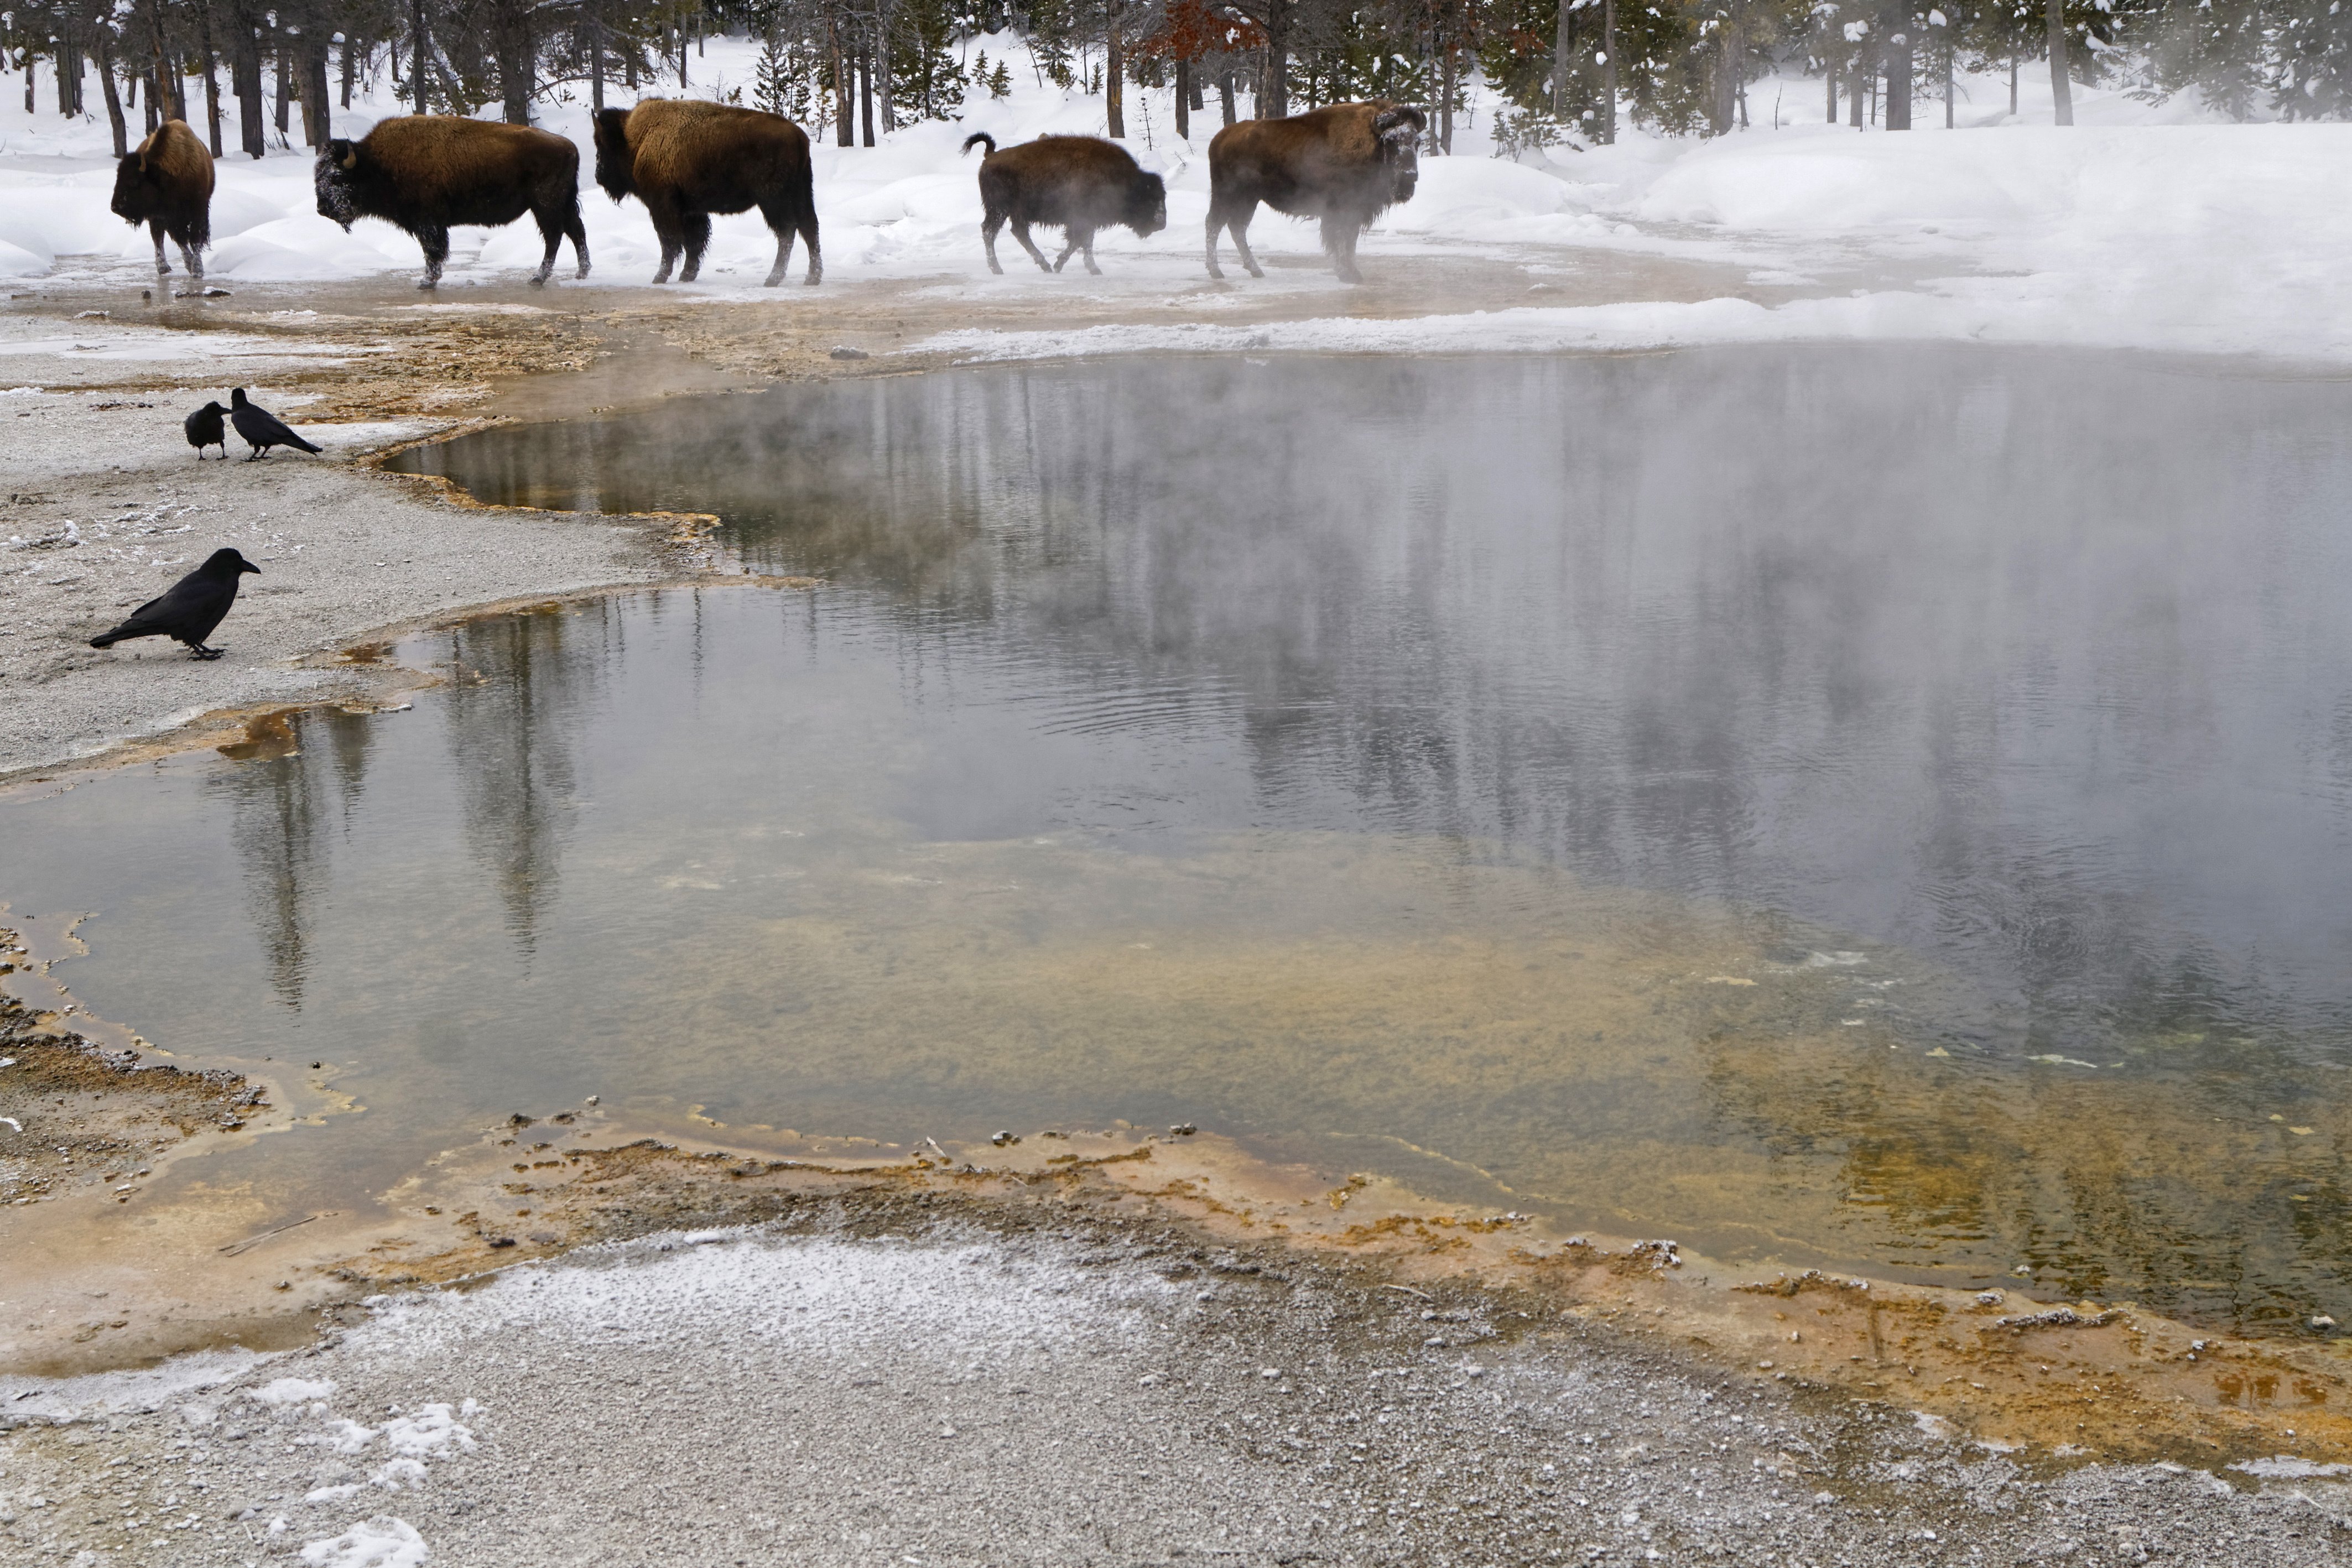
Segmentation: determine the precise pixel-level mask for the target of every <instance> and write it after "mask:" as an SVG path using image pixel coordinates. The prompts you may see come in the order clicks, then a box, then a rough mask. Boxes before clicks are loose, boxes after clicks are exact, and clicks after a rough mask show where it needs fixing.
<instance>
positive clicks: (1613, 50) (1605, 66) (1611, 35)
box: [1601, 0, 1617, 146]
mask: <svg viewBox="0 0 2352 1568" xmlns="http://www.w3.org/2000/svg"><path fill="white" fill-rule="evenodd" d="M1616 140H1617V0H1601V142H1602V144H1603V145H1604V146H1605V145H1607V144H1610V143H1612V142H1614V141H1616Z"/></svg>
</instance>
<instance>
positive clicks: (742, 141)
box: [596, 98, 824, 288]
mask: <svg viewBox="0 0 2352 1568" xmlns="http://www.w3.org/2000/svg"><path fill="white" fill-rule="evenodd" d="M596 183H598V184H599V185H602V186H604V192H605V193H606V194H607V195H609V196H611V197H612V198H613V200H614V201H615V202H617V201H620V200H621V199H623V198H624V197H626V196H635V197H636V198H637V199H638V200H639V201H641V202H643V203H645V204H646V214H648V215H649V216H651V217H652V219H653V220H654V233H655V234H656V235H659V236H660V238H661V251H662V254H661V270H660V271H659V272H656V273H655V274H654V281H655V282H656V283H667V282H668V281H669V269H670V268H671V267H673V266H675V265H677V258H678V256H679V254H680V253H681V252H683V253H684V255H685V256H686V270H685V271H683V272H681V273H679V274H678V281H679V282H681V283H691V282H693V281H694V277H695V274H697V273H698V272H700V271H701V270H702V253H703V251H704V250H705V249H706V248H707V247H708V246H709V244H710V214H713V213H740V212H747V211H749V210H750V209H751V208H753V207H757V208H759V209H760V215H761V217H763V218H765V219H766V220H767V221H768V227H769V228H770V229H771V230H772V231H773V232H774V234H775V236H776V265H775V266H773V267H770V268H769V269H768V281H767V287H770V288H773V287H775V286H776V285H777V284H778V283H781V282H782V281H783V277H784V267H785V266H786V265H787V264H788V263H790V262H791V260H792V259H793V233H794V232H795V231H798V233H799V234H800V236H801V237H802V238H803V239H804V240H806V241H808V254H809V258H808V280H809V282H810V283H812V284H814V283H821V282H823V281H824V252H823V251H822V250H821V249H819V248H818V246H817V237H816V173H815V171H814V169H813V168H812V167H811V166H810V163H809V141H808V137H807V136H806V135H804V134H803V132H802V131H801V128H800V127H799V126H797V125H794V124H793V122H792V121H791V120H786V119H785V118H784V117H783V116H782V115H781V114H764V113H762V112H761V111H760V110H756V109H739V108H737V107H735V106H733V105H731V104H724V103H704V102H700V101H698V100H689V99H669V98H649V99H644V100H643V101H642V102H640V103H639V104H638V105H637V106H636V107H635V109H608V110H604V111H603V112H602V113H600V114H598V115H597V116H596Z"/></svg>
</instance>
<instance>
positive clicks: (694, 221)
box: [677, 213, 710, 283]
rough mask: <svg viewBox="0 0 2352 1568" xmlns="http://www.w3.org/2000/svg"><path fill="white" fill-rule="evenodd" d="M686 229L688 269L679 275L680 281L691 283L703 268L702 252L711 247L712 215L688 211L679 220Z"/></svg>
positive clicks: (679, 223)
mask: <svg viewBox="0 0 2352 1568" xmlns="http://www.w3.org/2000/svg"><path fill="white" fill-rule="evenodd" d="M678 227H680V228H682V229H684V230H685V231H686V270H685V271H683V272H681V273H679V274H678V275H677V280H678V281H679V282H680V283H691V282H693V281H694V278H695V275H696V274H697V273H698V272H700V271H701V270H702V253H703V252H704V251H706V250H708V249H709V248H710V217H709V214H707V213H688V214H686V215H685V216H684V217H682V218H680V219H679V220H678Z"/></svg>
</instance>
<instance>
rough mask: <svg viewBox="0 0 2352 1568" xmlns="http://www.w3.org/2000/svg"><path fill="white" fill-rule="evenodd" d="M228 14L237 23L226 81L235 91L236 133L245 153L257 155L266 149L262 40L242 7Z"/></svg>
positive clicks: (262, 153)
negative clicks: (262, 107) (262, 106)
mask: <svg viewBox="0 0 2352 1568" xmlns="http://www.w3.org/2000/svg"><path fill="white" fill-rule="evenodd" d="M229 17H230V20H231V21H233V22H234V23H235V24H236V38H235V39H234V40H232V43H231V47H230V49H229V57H228V80H229V86H230V87H231V88H232V89H235V90H236V128H237V132H238V135H239V137H240V138H241V139H242V151H243V152H244V153H245V155H246V156H247V157H248V158H259V157H261V156H263V155H264V154H265V153H267V152H268V151H269V141H268V137H267V136H266V135H265V133H264V127H265V125H266V123H267V122H266V121H265V120H264V119H263V117H262V110H261V40H260V38H259V37H257V36H256V35H255V33H254V30H253V21H252V19H251V18H250V17H248V16H246V14H245V12H244V9H243V7H241V6H236V5H232V6H231V7H230V11H229Z"/></svg>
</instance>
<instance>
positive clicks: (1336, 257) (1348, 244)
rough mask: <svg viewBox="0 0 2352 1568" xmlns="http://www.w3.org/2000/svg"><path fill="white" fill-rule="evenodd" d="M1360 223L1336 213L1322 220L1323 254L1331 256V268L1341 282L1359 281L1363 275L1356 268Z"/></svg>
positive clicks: (1362, 278)
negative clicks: (1357, 237)
mask: <svg viewBox="0 0 2352 1568" xmlns="http://www.w3.org/2000/svg"><path fill="white" fill-rule="evenodd" d="M1359 232H1360V225H1359V224H1358V223H1357V222H1356V220H1355V219H1354V218H1352V217H1340V216H1338V215H1336V214H1334V215H1333V216H1330V217H1327V218H1325V219H1324V220H1323V254H1324V255H1326V256H1329V257H1330V258H1331V270H1332V271H1333V272H1336V273H1338V274H1339V281H1340V282H1342V283H1361V282H1362V281H1363V280H1364V275H1363V274H1362V273H1360V272H1359V271H1357V270H1356V235H1357V234H1358V233H1359Z"/></svg>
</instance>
